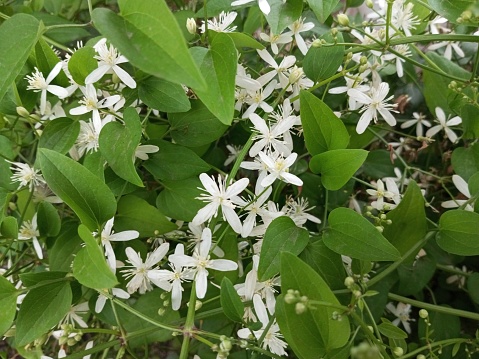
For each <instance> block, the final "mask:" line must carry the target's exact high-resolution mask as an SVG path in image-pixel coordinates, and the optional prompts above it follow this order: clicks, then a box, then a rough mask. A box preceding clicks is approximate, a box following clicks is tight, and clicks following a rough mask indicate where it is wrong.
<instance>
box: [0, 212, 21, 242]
mask: <svg viewBox="0 0 479 359" xmlns="http://www.w3.org/2000/svg"><path fill="white" fill-rule="evenodd" d="M0 233H2V236H3V237H5V238H12V239H17V238H18V222H17V219H16V218H15V217H12V216H7V217H5V218H4V219H3V221H2V225H1V227H0Z"/></svg>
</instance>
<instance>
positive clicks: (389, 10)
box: [386, 1, 393, 46]
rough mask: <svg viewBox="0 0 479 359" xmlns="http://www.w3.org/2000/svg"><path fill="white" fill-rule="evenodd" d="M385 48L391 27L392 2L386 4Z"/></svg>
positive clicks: (387, 44)
mask: <svg viewBox="0 0 479 359" xmlns="http://www.w3.org/2000/svg"><path fill="white" fill-rule="evenodd" d="M386 11H387V12H386V46H389V41H390V40H391V39H390V38H389V28H390V27H391V15H392V12H393V3H392V1H388V2H387V10H386Z"/></svg>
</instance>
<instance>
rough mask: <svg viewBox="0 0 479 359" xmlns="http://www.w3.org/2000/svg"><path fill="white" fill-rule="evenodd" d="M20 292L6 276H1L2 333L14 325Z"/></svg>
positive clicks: (0, 307)
mask: <svg viewBox="0 0 479 359" xmlns="http://www.w3.org/2000/svg"><path fill="white" fill-rule="evenodd" d="M18 294H19V293H18V292H17V290H16V289H15V287H14V286H13V284H12V283H10V282H9V281H8V280H7V279H6V278H5V277H3V276H0V335H3V334H4V333H5V332H6V331H7V330H8V329H9V328H10V326H11V325H12V322H13V319H14V318H15V314H16V311H17V308H16V307H17V296H18Z"/></svg>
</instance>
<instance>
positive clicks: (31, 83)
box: [25, 61, 68, 115]
mask: <svg viewBox="0 0 479 359" xmlns="http://www.w3.org/2000/svg"><path fill="white" fill-rule="evenodd" d="M62 65H63V62H61V61H60V62H59V63H57V64H56V65H55V66H54V67H53V69H52V71H50V73H49V74H48V76H47V78H46V79H45V78H44V77H43V74H42V73H41V72H40V71H39V70H38V69H37V68H36V67H35V72H34V73H33V74H31V75H27V76H26V77H25V79H26V80H27V81H28V86H27V90H33V91H34V92H41V94H40V114H41V115H44V114H45V110H46V107H47V92H50V93H51V94H53V95H55V96H58V98H60V99H62V98H65V97H67V96H68V91H67V90H66V89H64V88H63V87H60V86H56V85H50V82H52V81H53V79H54V78H55V77H57V75H58V74H59V73H60V71H61V69H62Z"/></svg>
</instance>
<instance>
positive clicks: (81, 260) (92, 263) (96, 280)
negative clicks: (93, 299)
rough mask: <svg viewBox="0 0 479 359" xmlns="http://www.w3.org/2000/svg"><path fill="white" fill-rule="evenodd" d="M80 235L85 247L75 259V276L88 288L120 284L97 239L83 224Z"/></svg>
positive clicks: (105, 287) (104, 287) (102, 287)
mask: <svg viewBox="0 0 479 359" xmlns="http://www.w3.org/2000/svg"><path fill="white" fill-rule="evenodd" d="M78 235H79V236H80V238H81V239H83V241H84V242H85V247H83V248H82V249H80V250H79V251H78V253H77V255H76V256H75V259H74V260H73V275H74V277H75V278H76V279H77V280H78V281H79V282H80V283H81V284H83V285H84V286H85V287H88V288H93V289H107V288H113V287H114V286H115V285H117V284H118V281H117V280H116V277H115V275H114V274H113V272H112V271H111V269H110V267H108V264H107V263H106V260H105V256H104V255H103V252H102V250H101V249H100V247H99V245H98V243H97V241H96V239H95V238H94V237H93V235H92V234H91V232H90V230H89V229H88V228H87V227H86V226H85V225H83V224H80V226H79V227H78Z"/></svg>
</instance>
